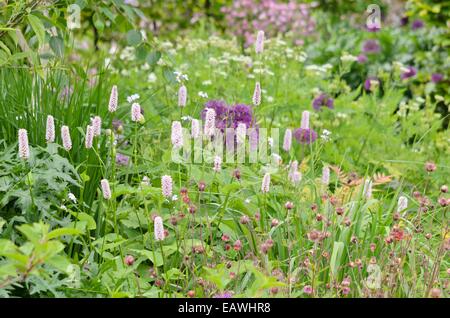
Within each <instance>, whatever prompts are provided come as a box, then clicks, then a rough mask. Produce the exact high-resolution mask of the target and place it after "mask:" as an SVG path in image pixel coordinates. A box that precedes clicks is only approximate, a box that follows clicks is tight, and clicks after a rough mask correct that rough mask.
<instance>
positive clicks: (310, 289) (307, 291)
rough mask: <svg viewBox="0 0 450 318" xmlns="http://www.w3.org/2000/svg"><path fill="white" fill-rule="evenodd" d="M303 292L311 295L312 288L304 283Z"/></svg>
mask: <svg viewBox="0 0 450 318" xmlns="http://www.w3.org/2000/svg"><path fill="white" fill-rule="evenodd" d="M303 292H304V293H305V294H308V295H311V294H312V293H313V289H312V287H311V286H310V285H306V286H305V287H303Z"/></svg>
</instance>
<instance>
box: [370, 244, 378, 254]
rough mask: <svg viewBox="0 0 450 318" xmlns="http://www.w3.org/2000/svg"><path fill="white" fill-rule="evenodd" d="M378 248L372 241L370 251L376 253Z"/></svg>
mask: <svg viewBox="0 0 450 318" xmlns="http://www.w3.org/2000/svg"><path fill="white" fill-rule="evenodd" d="M376 248H377V245H376V244H375V243H370V251H371V252H372V253H374V252H375V249H376Z"/></svg>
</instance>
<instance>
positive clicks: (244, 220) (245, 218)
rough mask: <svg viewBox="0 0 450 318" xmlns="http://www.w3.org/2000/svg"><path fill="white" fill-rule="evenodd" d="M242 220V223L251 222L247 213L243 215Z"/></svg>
mask: <svg viewBox="0 0 450 318" xmlns="http://www.w3.org/2000/svg"><path fill="white" fill-rule="evenodd" d="M240 222H241V224H247V223H248V222H250V218H249V217H248V216H247V215H243V216H241V219H240Z"/></svg>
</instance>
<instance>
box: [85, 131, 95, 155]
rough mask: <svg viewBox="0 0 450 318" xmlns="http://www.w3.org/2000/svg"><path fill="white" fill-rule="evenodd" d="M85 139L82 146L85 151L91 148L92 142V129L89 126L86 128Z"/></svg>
mask: <svg viewBox="0 0 450 318" xmlns="http://www.w3.org/2000/svg"><path fill="white" fill-rule="evenodd" d="M85 138H86V139H85V140H84V146H85V147H86V149H90V148H92V142H93V141H94V128H93V127H92V126H91V125H87V127H86V137H85Z"/></svg>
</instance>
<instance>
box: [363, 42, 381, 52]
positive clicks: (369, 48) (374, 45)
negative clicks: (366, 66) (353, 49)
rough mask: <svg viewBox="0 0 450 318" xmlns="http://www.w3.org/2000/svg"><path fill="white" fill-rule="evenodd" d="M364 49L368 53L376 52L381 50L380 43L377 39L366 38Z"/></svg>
mask: <svg viewBox="0 0 450 318" xmlns="http://www.w3.org/2000/svg"><path fill="white" fill-rule="evenodd" d="M362 51H363V52H364V53H367V54H376V53H379V52H380V44H379V43H378V41H377V40H373V39H370V40H366V41H365V42H364V43H363V46H362Z"/></svg>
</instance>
